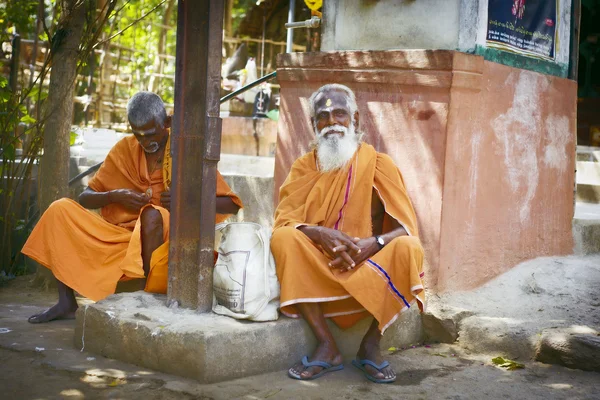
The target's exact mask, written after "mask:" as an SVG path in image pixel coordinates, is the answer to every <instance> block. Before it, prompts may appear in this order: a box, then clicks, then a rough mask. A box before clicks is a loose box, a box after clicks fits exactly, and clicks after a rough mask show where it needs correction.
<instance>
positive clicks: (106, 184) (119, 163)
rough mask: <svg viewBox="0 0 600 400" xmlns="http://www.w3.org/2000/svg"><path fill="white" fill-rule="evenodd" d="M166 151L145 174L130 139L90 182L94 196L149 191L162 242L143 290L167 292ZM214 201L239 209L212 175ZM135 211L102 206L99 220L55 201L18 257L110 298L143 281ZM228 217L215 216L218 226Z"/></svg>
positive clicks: (70, 283)
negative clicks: (224, 199) (121, 286)
mask: <svg viewBox="0 0 600 400" xmlns="http://www.w3.org/2000/svg"><path fill="white" fill-rule="evenodd" d="M170 161H171V160H170V151H169V148H168V147H167V150H166V151H165V162H164V164H165V165H166V166H167V168H165V169H164V170H162V171H161V170H160V169H158V170H156V171H154V172H153V173H152V174H151V175H150V174H148V168H147V164H146V155H145V153H144V151H143V149H142V147H141V146H140V144H139V143H138V141H137V140H136V139H135V137H134V136H128V137H125V138H123V139H122V140H120V141H119V142H118V143H117V144H116V145H115V146H114V147H113V148H112V149H111V150H110V152H109V153H108V156H107V157H106V160H105V161H104V164H102V167H100V169H99V170H98V172H97V173H96V175H95V176H94V177H93V178H92V179H91V180H90V181H89V184H88V186H89V187H90V188H91V189H92V190H94V191H96V192H106V191H109V190H114V189H131V190H135V191H137V192H142V193H143V192H146V191H147V190H149V189H151V191H152V198H151V200H150V205H148V206H145V207H154V208H155V209H157V210H158V211H159V212H160V213H161V215H162V218H163V236H164V238H163V239H164V241H165V242H164V243H163V245H161V246H160V247H159V248H158V249H156V250H155V251H154V252H153V253H152V260H151V263H150V273H149V276H148V279H147V281H146V290H148V291H152V292H156V293H166V288H167V264H168V262H167V261H168V249H169V243H168V238H169V211H167V210H166V209H164V208H163V207H161V206H160V194H161V193H162V192H163V191H164V190H165V189H166V187H168V184H167V183H168V182H170V176H171V175H170V173H171V171H170V165H171V162H170ZM217 196H229V197H230V198H231V199H232V200H233V202H234V203H236V204H237V205H239V206H240V207H241V206H242V203H241V201H240V199H239V198H238V197H237V196H236V195H235V194H234V193H233V192H232V191H231V189H230V188H229V186H228V185H227V183H226V182H225V181H224V180H223V178H222V177H221V175H220V174H219V173H218V172H217ZM140 214H141V210H140V211H139V212H132V211H130V210H127V209H126V208H125V207H123V206H122V205H120V204H115V203H113V204H109V205H107V206H105V207H102V209H101V211H100V215H98V214H96V213H93V212H91V211H89V210H86V209H85V208H83V207H82V206H81V205H79V203H77V202H75V201H73V200H70V199H66V198H64V199H60V200H57V201H55V202H54V203H52V204H51V205H50V207H49V208H48V210H46V212H45V213H44V214H43V215H42V217H41V218H40V220H39V222H38V223H37V225H36V226H35V228H34V230H33V232H31V235H30V236H29V238H28V240H27V242H26V243H25V246H24V247H23V249H22V250H21V251H22V252H23V254H25V255H27V256H29V257H31V258H32V259H34V260H36V261H37V262H38V263H40V264H42V265H43V266H45V267H47V268H49V269H50V270H52V273H53V274H54V276H55V277H56V278H57V279H58V280H60V281H61V282H63V283H64V284H65V285H67V286H69V287H70V288H72V289H73V290H75V291H77V292H78V293H79V294H81V295H82V296H85V297H88V298H90V299H92V300H94V301H98V300H101V299H103V298H105V297H106V296H108V295H110V294H113V293H114V292H115V289H116V285H117V282H118V281H119V280H121V279H124V280H126V279H135V278H144V270H143V266H142V244H141V221H140V218H139V216H140ZM227 217H228V215H222V214H217V218H216V219H217V222H222V221H223V220H225V219H226V218H227Z"/></svg>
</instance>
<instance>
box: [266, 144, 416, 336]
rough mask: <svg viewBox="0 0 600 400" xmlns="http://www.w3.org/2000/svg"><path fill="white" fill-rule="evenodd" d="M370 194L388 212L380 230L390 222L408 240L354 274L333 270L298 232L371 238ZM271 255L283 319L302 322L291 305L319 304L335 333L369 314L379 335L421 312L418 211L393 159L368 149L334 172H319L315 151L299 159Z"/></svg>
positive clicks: (285, 189) (284, 192) (278, 215)
mask: <svg viewBox="0 0 600 400" xmlns="http://www.w3.org/2000/svg"><path fill="white" fill-rule="evenodd" d="M373 190H375V191H376V192H377V194H378V196H379V198H380V200H381V203H382V204H383V206H384V208H385V213H386V215H385V217H384V232H386V231H389V230H390V226H391V225H390V220H389V218H393V219H395V220H396V221H397V222H398V223H399V224H400V225H402V226H403V227H404V228H405V229H406V231H407V232H408V234H409V235H408V236H400V237H397V238H396V239H394V240H392V241H391V242H390V243H388V244H386V246H385V247H384V248H383V249H382V250H381V251H379V252H378V253H377V254H375V255H374V256H373V257H371V258H370V259H368V260H367V261H365V262H364V263H362V264H361V265H359V266H357V267H356V268H354V269H353V270H351V271H347V272H340V271H339V270H337V269H331V268H330V267H329V266H328V263H329V261H330V259H329V258H328V256H327V255H326V254H325V253H324V252H323V251H322V249H320V248H319V247H318V246H317V245H315V243H314V242H312V241H311V240H310V239H309V238H308V237H307V236H306V235H305V234H303V233H302V232H301V231H300V230H298V229H297V228H298V227H299V226H301V225H313V226H325V227H328V228H333V229H339V230H341V231H342V232H345V233H347V234H348V235H350V236H351V237H360V238H365V237H369V236H372V221H371V198H372V192H373ZM271 250H272V252H273V256H274V258H275V264H276V267H277V276H278V277H279V281H280V283H281V311H282V312H283V313H284V314H285V315H287V316H290V317H296V318H297V317H299V316H300V315H299V313H298V310H297V309H296V307H295V306H294V304H297V303H305V302H315V303H321V308H322V310H323V313H324V314H325V316H326V317H330V318H332V319H333V320H334V322H335V323H336V324H338V325H339V326H340V327H343V328H345V327H348V326H351V325H353V324H354V323H356V322H357V321H358V320H360V319H361V318H363V317H366V316H368V315H369V314H371V315H373V317H375V318H376V319H377V321H378V322H379V329H380V331H381V332H382V333H383V332H384V331H385V330H386V329H387V328H388V327H389V326H390V325H391V324H392V323H393V322H394V321H395V320H396V319H397V318H398V316H399V315H400V313H401V312H403V311H406V310H408V309H409V308H410V307H412V306H413V305H414V304H415V303H417V304H418V306H419V308H420V309H421V311H422V310H423V306H424V300H425V297H424V292H423V288H424V286H423V281H422V278H423V249H422V247H421V243H420V241H419V238H418V231H417V219H416V216H415V212H414V210H413V207H412V204H411V202H410V199H409V198H408V195H407V193H406V189H405V187H404V182H403V180H402V176H401V174H400V171H399V170H398V168H397V167H396V166H395V165H394V163H393V161H392V159H391V158H390V157H389V156H387V155H385V154H381V153H377V152H376V151H375V149H374V148H373V147H372V146H370V145H368V144H364V143H363V144H361V145H360V147H359V149H358V151H357V152H356V153H355V154H354V157H353V158H352V160H351V162H349V163H348V165H347V166H346V167H344V168H342V169H339V170H335V171H330V172H325V173H323V172H321V171H319V169H318V166H317V160H316V154H315V151H312V152H309V153H307V154H305V155H304V156H302V157H300V158H299V159H298V160H296V162H295V163H294V164H293V165H292V168H291V171H290V174H289V175H288V177H287V179H286V181H285V182H284V184H283V186H282V187H281V189H280V200H279V205H278V207H277V210H276V212H275V225H274V230H273V236H272V239H271Z"/></svg>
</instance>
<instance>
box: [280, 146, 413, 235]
mask: <svg viewBox="0 0 600 400" xmlns="http://www.w3.org/2000/svg"><path fill="white" fill-rule="evenodd" d="M373 188H375V190H376V191H377V194H378V195H379V198H380V199H381V202H382V204H383V206H384V208H385V211H386V214H387V215H389V216H390V217H392V218H394V219H395V220H396V221H397V222H398V223H399V224H400V225H402V226H403V227H404V228H405V229H406V231H407V232H408V234H409V235H411V236H418V228H417V218H416V215H415V212H414V209H413V207H412V204H411V202H410V199H409V197H408V194H407V193H406V188H405V186H404V181H403V179H402V175H401V174H400V171H399V170H398V168H397V167H396V165H395V164H394V162H393V161H392V159H391V158H390V157H389V156H388V155H386V154H382V153H377V152H376V151H375V149H374V148H373V146H371V145H368V144H365V143H362V144H361V145H360V147H359V149H358V151H357V152H356V153H355V154H354V157H353V158H352V160H351V162H349V163H348V164H347V165H346V167H344V168H341V169H339V170H334V171H330V172H326V173H323V172H321V171H319V168H318V165H317V159H316V151H311V152H309V153H307V154H305V155H304V156H302V157H300V158H299V159H298V160H296V161H295V162H294V164H293V165H292V168H291V171H290V173H289V175H288V177H287V179H286V180H285V182H284V183H283V185H282V186H281V189H280V192H279V199H280V200H279V206H278V207H277V211H276V212H275V224H274V229H277V228H280V227H283V226H292V227H297V226H299V225H319V226H326V227H329V228H335V229H339V230H341V231H343V232H345V233H347V234H349V235H351V236H357V237H361V238H363V237H368V236H371V234H372V221H371V194H372V191H373ZM388 222H389V221H388ZM386 225H387V226H389V223H388V224H385V223H384V230H389V229H385V227H386Z"/></svg>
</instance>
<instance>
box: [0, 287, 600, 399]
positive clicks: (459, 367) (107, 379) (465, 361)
mask: <svg viewBox="0 0 600 400" xmlns="http://www.w3.org/2000/svg"><path fill="white" fill-rule="evenodd" d="M28 280H29V278H27V277H23V278H19V279H17V280H14V281H11V282H10V283H9V284H8V285H5V286H2V287H0V398H1V399H144V400H150V399H249V400H256V399H271V400H273V399H400V398H402V399H452V400H454V399H488V398H489V399H544V400H547V399H589V400H592V399H600V374H598V373H594V372H584V371H579V370H570V369H567V368H562V367H557V366H549V365H545V364H540V363H535V362H528V361H526V360H518V361H520V362H523V363H524V364H525V368H524V369H520V370H515V371H506V370H504V369H501V368H499V367H496V366H494V365H493V364H492V363H491V358H492V357H493V356H495V355H482V354H467V353H464V352H463V351H462V350H461V349H460V347H459V346H450V345H442V344H431V345H425V346H424V345H422V344H421V345H416V346H415V348H412V347H410V348H408V349H405V350H401V351H398V352H396V353H395V354H393V355H389V356H388V359H389V361H390V362H391V364H392V365H393V366H394V368H395V369H396V372H397V373H398V380H397V381H396V382H395V383H394V384H391V385H377V384H373V383H370V382H368V381H366V380H365V379H364V378H363V376H362V375H361V374H360V373H359V372H358V371H357V370H356V369H355V368H353V367H352V366H351V365H350V363H349V360H346V363H345V365H346V367H345V369H344V370H343V371H340V372H335V373H331V374H329V375H326V376H324V377H323V378H320V379H318V380H315V381H310V382H299V381H295V380H292V379H289V378H287V376H286V372H285V371H281V372H275V373H269V374H264V375H259V376H253V377H248V378H243V379H237V380H234V381H229V382H222V383H217V384H211V385H202V384H198V383H196V382H195V381H191V380H189V379H184V378H180V377H176V376H172V375H166V374H162V373H158V372H155V371H150V370H147V369H144V368H141V367H137V366H135V365H131V364H125V363H122V362H118V361H115V360H110V359H106V358H104V357H101V356H98V355H95V354H91V353H88V352H86V351H83V352H81V351H80V349H76V348H74V346H73V326H74V321H58V322H53V323H50V324H42V325H31V324H28V323H27V321H26V319H27V316H29V315H31V314H33V313H34V312H36V311H38V310H41V309H43V308H44V307H45V306H49V305H51V304H52V303H53V301H54V296H53V294H52V293H40V292H38V291H36V290H33V289H31V288H30V287H29V284H28Z"/></svg>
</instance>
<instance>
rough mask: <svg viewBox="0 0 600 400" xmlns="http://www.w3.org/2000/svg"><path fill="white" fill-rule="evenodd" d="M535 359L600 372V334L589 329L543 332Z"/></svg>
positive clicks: (579, 328)
mask: <svg viewBox="0 0 600 400" xmlns="http://www.w3.org/2000/svg"><path fill="white" fill-rule="evenodd" d="M535 359H536V360H537V361H540V362H543V363H547V364H560V365H564V366H565V367H568V368H576V369H582V370H585V371H596V372H600V333H598V332H597V331H595V330H593V329H591V328H587V327H571V328H565V329H546V330H544V331H543V332H542V337H541V340H540V343H539V345H538V348H537V350H536V354H535Z"/></svg>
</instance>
